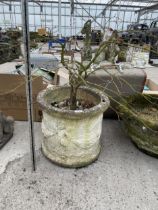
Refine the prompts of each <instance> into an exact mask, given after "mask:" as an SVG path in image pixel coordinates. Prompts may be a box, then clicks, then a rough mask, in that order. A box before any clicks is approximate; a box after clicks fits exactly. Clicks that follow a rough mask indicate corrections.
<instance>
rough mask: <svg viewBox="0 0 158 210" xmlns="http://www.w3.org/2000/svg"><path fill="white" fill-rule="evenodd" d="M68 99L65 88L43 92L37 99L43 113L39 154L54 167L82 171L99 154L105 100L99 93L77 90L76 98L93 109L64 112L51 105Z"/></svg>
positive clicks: (67, 89)
mask: <svg viewBox="0 0 158 210" xmlns="http://www.w3.org/2000/svg"><path fill="white" fill-rule="evenodd" d="M69 95H70V88H69V87H67V86H66V87H65V86H64V87H58V88H54V89H53V88H52V89H46V90H44V91H42V92H40V93H39V95H38V102H39V104H40V105H41V107H42V110H43V120H42V132H43V135H44V138H43V142H42V151H43V153H44V155H45V156H46V157H47V158H49V159H50V160H51V161H53V162H54V163H57V164H59V165H62V166H65V167H82V166H85V165H88V164H90V163H91V162H93V161H94V160H96V159H97V157H98V155H99V153H100V135H101V130H102V118H103V112H104V111H105V110H106V109H107V108H108V107H109V99H108V98H107V97H106V96H105V95H104V94H103V93H102V92H100V91H97V90H92V89H89V88H87V87H81V88H80V89H79V90H78V95H77V98H78V99H86V101H88V102H93V103H94V104H95V106H94V107H92V108H89V109H84V110H64V109H60V108H56V107H54V106H52V105H51V104H52V103H53V102H61V101H63V100H65V99H68V98H69Z"/></svg>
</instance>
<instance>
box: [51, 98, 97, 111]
mask: <svg viewBox="0 0 158 210" xmlns="http://www.w3.org/2000/svg"><path fill="white" fill-rule="evenodd" d="M51 105H52V106H54V107H57V108H60V109H64V110H70V99H66V100H64V101H61V102H52V103H51ZM95 105H96V104H94V103H92V102H89V101H88V100H79V99H78V100H77V108H76V110H84V109H89V108H92V107H94V106H95Z"/></svg>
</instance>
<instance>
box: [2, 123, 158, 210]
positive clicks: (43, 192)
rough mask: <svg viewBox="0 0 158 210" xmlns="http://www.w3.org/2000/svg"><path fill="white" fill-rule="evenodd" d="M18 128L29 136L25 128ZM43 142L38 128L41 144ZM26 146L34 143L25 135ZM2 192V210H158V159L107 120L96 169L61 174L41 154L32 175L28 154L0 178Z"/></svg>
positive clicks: (61, 169)
mask: <svg viewBox="0 0 158 210" xmlns="http://www.w3.org/2000/svg"><path fill="white" fill-rule="evenodd" d="M19 126H21V128H23V130H25V127H26V124H25V123H24V124H23V125H21V124H18V125H17V127H19ZM23 130H21V133H22V132H23ZM21 133H20V130H19V132H18V133H17V134H16V139H18V138H20V135H21ZM22 139H23V140H22ZM40 139H41V131H40V127H39V125H37V127H36V141H40ZM23 141H25V142H28V141H29V140H28V135H26V133H24V134H22V136H21V142H23ZM10 144H11V142H10ZM6 146H7V145H6ZM25 146H26V144H24V147H25ZM4 149H6V148H4ZM13 151H14V152H15V150H13ZM28 151H29V150H27V152H28ZM6 155H7V153H6ZM0 158H1V156H0ZM1 160H2V159H1ZM0 189H1V191H0V210H127V209H128V210H138V209H140V210H157V209H158V159H155V158H152V157H150V156H147V155H145V154H143V153H141V152H140V151H139V150H137V149H136V148H135V147H134V146H133V144H132V143H131V142H130V140H129V138H128V137H127V136H126V135H125V134H124V132H123V130H122V128H121V125H120V122H117V121H112V120H111V121H110V120H104V122H103V135H102V151H101V154H100V157H99V159H98V160H97V161H96V162H95V163H93V164H92V165H90V166H88V167H86V168H81V169H78V170H77V169H65V168H61V167H59V166H56V165H54V164H52V163H51V162H50V161H48V160H47V159H46V158H45V157H43V155H42V154H41V152H40V150H39V151H38V153H37V171H36V172H35V173H32V172H31V165H30V156H29V154H28V153H27V154H24V155H23V157H21V158H19V159H17V160H15V161H13V162H10V163H9V164H8V166H7V169H6V171H5V172H4V173H2V174H1V175H0Z"/></svg>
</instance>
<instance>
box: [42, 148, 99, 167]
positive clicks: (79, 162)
mask: <svg viewBox="0 0 158 210" xmlns="http://www.w3.org/2000/svg"><path fill="white" fill-rule="evenodd" d="M100 151H101V147H100V145H99V147H98V149H97V153H96V154H95V155H91V156H82V157H71V158H69V157H64V156H61V155H58V154H57V153H55V152H54V153H53V152H52V151H51V152H49V151H48V150H47V148H46V147H45V146H44V144H42V152H43V154H44V156H45V157H46V158H48V159H49V160H50V161H52V162H53V163H55V164H56V165H59V166H62V167H66V168H80V167H85V166H87V165H89V164H91V163H93V162H94V161H96V160H97V159H98V157H99V154H100Z"/></svg>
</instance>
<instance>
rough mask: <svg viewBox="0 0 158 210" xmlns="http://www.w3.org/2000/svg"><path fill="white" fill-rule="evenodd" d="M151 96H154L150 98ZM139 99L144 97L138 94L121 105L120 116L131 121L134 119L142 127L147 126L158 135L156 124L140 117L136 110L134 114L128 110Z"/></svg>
mask: <svg viewBox="0 0 158 210" xmlns="http://www.w3.org/2000/svg"><path fill="white" fill-rule="evenodd" d="M150 96H152V94H151V95H149V97H150ZM137 97H143V94H142V95H140V94H136V95H134V96H132V97H128V98H127V101H126V103H123V104H121V105H119V112H120V115H121V116H122V117H123V118H124V117H129V118H131V119H132V118H133V119H134V120H136V121H137V122H138V123H141V124H142V126H145V127H146V128H147V129H149V130H152V132H154V133H158V129H157V128H156V129H155V125H157V124H156V123H152V122H150V121H149V120H148V119H144V118H142V117H141V116H139V115H138V111H135V109H134V111H135V112H132V111H131V110H127V109H128V108H127V107H129V103H133V100H134V99H135V98H136V99H137ZM128 102H129V103H128ZM149 124H150V125H149Z"/></svg>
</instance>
